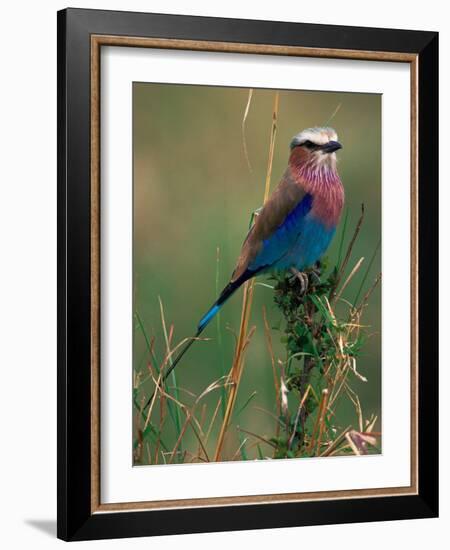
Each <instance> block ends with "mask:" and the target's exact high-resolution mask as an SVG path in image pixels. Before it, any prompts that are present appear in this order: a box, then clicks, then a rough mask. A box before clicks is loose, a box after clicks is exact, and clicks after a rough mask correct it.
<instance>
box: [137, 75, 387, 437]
mask: <svg viewBox="0 0 450 550" xmlns="http://www.w3.org/2000/svg"><path fill="white" fill-rule="evenodd" d="M247 98H248V89H243V88H220V87H208V86H186V85H172V84H171V85H164V84H147V83H134V88H133V123H134V127H133V133H134V135H133V139H134V144H133V146H134V266H133V267H134V308H135V311H137V312H138V314H139V316H140V317H141V319H142V320H143V323H144V326H145V329H146V331H147V334H148V336H149V338H152V337H154V341H155V351H156V355H157V356H158V358H160V359H161V358H162V357H163V355H164V352H165V343H164V335H163V332H162V327H161V316H160V309H159V302H158V296H160V297H161V300H162V302H163V305H164V310H165V316H166V322H167V325H168V327H169V326H170V325H171V324H173V325H174V336H173V342H174V344H176V343H178V342H179V341H180V340H182V339H183V338H185V337H189V336H193V335H194V334H195V331H196V326H197V323H198V320H199V319H200V317H201V316H202V315H203V313H205V311H206V310H207V309H208V308H209V306H210V305H211V304H212V303H213V302H214V300H215V299H216V296H217V288H216V287H217V283H216V268H217V254H218V253H217V251H218V250H219V277H218V278H219V284H218V287H219V290H221V289H222V288H223V287H224V286H225V285H226V283H227V282H228V280H229V277H230V275H231V273H232V270H233V268H234V265H235V261H236V259H237V256H238V254H239V251H240V248H241V245H242V242H243V239H244V238H245V235H246V233H247V230H248V224H249V219H250V214H251V212H252V211H254V210H255V209H256V208H258V207H259V206H261V204H262V200H263V194H264V183H265V177H266V170H267V160H268V150H269V140H270V129H271V123H272V108H273V99H274V91H273V90H262V89H256V90H254V93H253V98H252V102H251V106H250V110H249V113H248V117H247V120H246V132H245V134H246V143H247V149H248V156H249V160H250V163H251V166H252V171H250V170H249V166H248V164H247V161H246V158H245V155H244V148H243V139H242V120H243V115H244V111H245V106H246V103H247ZM339 105H340V108H339V110H338V112H337V113H336V115H335V116H334V117H333V119H332V121H330V122H329V119H330V117H331V116H332V114H333V113H334V112H335V110H336V108H337V107H338V106H339ZM322 125H330V126H332V127H334V128H335V129H336V131H337V133H338V136H339V140H340V142H341V143H342V144H343V146H344V148H343V150H342V151H339V153H338V159H339V164H338V168H339V172H340V175H341V179H342V181H343V183H344V187H345V192H346V208H347V209H348V226H347V234H346V241H345V243H346V244H347V243H348V241H349V239H350V237H351V236H352V234H353V231H354V227H355V225H356V222H357V220H358V218H359V215H360V211H361V204H362V203H364V204H365V209H366V213H365V220H364V225H363V227H362V230H361V233H360V236H359V238H358V240H357V242H356V245H355V247H354V250H353V254H352V259H351V262H350V264H349V266H350V268H351V267H353V265H354V264H355V263H356V261H357V260H358V259H359V258H360V257H361V256H364V257H365V266H363V269H362V272H364V269H365V267H367V264H368V263H369V260H370V258H371V257H372V255H373V253H374V251H375V250H376V248H377V245H378V243H379V241H380V238H381V96H380V95H375V94H352V93H334V92H308V91H288V90H286V91H280V98H279V112H278V124H277V135H276V143H275V152H274V158H273V170H272V181H271V189H273V188H274V187H275V186H276V184H277V183H278V180H279V178H280V177H281V175H282V174H283V172H284V170H285V168H286V164H287V160H288V155H289V143H290V140H291V138H292V137H293V136H294V134H296V133H298V132H299V131H300V130H302V129H304V128H308V127H311V126H322ZM343 219H344V216H343V218H342V220H341V224H340V226H339V228H338V231H337V235H336V237H335V239H334V241H333V243H332V245H331V247H330V248H329V250H328V253H327V256H328V258H329V263H330V264H333V262H335V261H336V258H337V252H338V244H339V237H340V233H341V231H342V227H343ZM380 271H381V252H380V251H379V252H378V254H377V255H376V257H375V261H374V262H373V264H372V267H371V271H370V274H369V277H368V279H367V283H366V286H368V285H370V284H371V282H372V281H373V279H374V278H375V276H376V275H377V274H378V273H379V272H380ZM361 278H362V277H361V276H359V277H356V278H355V281H354V282H352V283H351V284H350V285H349V286H348V288H347V289H346V291H345V293H344V297H345V298H347V299H349V300H350V301H352V300H353V299H354V297H355V295H356V293H357V291H358V288H359V285H360V282H361ZM261 281H264V279H261ZM241 303H242V291H241V290H240V291H238V293H236V294H235V295H234V296H233V297H232V298H231V300H230V301H229V302H228V303H227V304H226V306H225V307H224V308H223V309H222V313H221V318H220V323H221V327H222V331H221V332H222V345H221V346H220V345H219V343H218V338H217V323H216V322H215V321H213V322H212V323H211V324H210V325H209V327H208V328H207V330H206V331H205V333H204V334H203V335H202V336H205V337H209V338H211V339H212V340H211V341H208V342H198V343H196V344H195V345H194V346H193V347H192V348H191V349H190V350H189V352H188V353H187V355H186V356H185V358H183V361H182V362H181V363H180V365H179V367H178V368H177V369H176V374H177V379H178V384H179V385H180V386H181V387H183V388H186V389H187V390H189V391H191V392H193V393H195V394H198V393H200V392H201V391H202V390H203V389H204V388H205V387H206V386H207V385H208V384H210V383H211V382H213V381H214V380H216V379H217V378H219V377H220V376H221V374H222V369H225V371H226V372H228V370H229V368H230V366H231V361H232V357H233V351H234V344H235V339H234V335H233V331H235V332H237V331H238V330H239V319H240V311H241ZM264 304H265V305H266V307H267V312H268V316H269V320H270V322H271V324H273V325H275V324H279V322H280V313H279V312H278V310H277V309H276V308H275V307H274V306H273V302H272V291H271V290H270V289H268V288H265V287H263V286H256V287H255V294H254V303H253V308H252V318H251V323H250V324H251V325H256V333H255V335H254V337H253V340H252V342H251V345H250V348H249V350H248V353H247V359H246V365H245V369H244V373H243V377H242V382H241V386H240V389H239V394H238V401H237V405H236V409H235V411H236V413H237V411H239V409H240V407H241V406H242V405H243V404H244V403H245V402H246V401H247V399H248V398H249V396H250V395H251V394H252V393H253V392H255V391H256V392H257V395H256V396H255V397H254V399H253V400H252V402H251V404H250V405H249V406H248V407H247V408H245V410H244V411H243V412H242V413H241V414H240V415H238V418H234V424H239V425H240V426H242V427H244V428H245V429H247V430H250V431H252V432H256V433H258V434H266V435H267V436H268V437H270V436H271V435H272V433H273V429H274V420H273V419H272V418H271V417H270V416H269V415H268V414H265V413H264V412H262V411H261V410H260V408H263V409H267V410H268V411H273V410H274V407H275V396H274V387H273V374H272V367H271V363H270V358H269V354H268V352H267V347H266V342H265V337H264V327H263V322H262V306H263V305H264ZM363 322H364V323H365V324H367V325H369V327H368V328H367V332H368V334H370V338H369V339H368V341H367V344H366V346H365V348H364V350H363V353H362V356H361V358H360V359H359V362H358V370H359V372H361V374H363V375H364V376H365V377H367V379H368V382H367V383H363V382H360V381H358V380H356V379H355V380H354V381H353V387H354V388H355V389H356V390H357V392H358V394H359V397H360V400H361V404H362V409H363V414H364V417H365V418H368V417H369V416H370V415H371V414H372V413H375V414H377V415H378V418H379V421H378V427H379V426H380V419H381V410H380V409H381V289H380V287H378V288H377V289H376V290H375V292H374V293H373V294H372V296H371V299H370V305H369V307H368V309H367V311H366V314H365V316H364V317H363ZM227 327H229V328H230V330H227ZM273 339H274V346H275V354H276V357H279V358H281V359H284V358H285V351H284V347H283V345H282V344H281V343H280V342H279V339H280V333H279V332H274V333H273ZM133 353H134V359H133V361H134V369H135V373H136V372H141V373H142V375H143V376H145V375H146V373H147V366H146V361H147V352H146V344H145V340H144V338H143V335H142V332H141V331H140V330H139V329H138V328H135V333H134V348H133ZM141 389H143V390H144V392H145V391H147V395H150V393H151V391H152V384H151V383H148V384H144V386H143V388H141ZM140 396H141V397H142V394H140ZM186 396H187V394H186ZM180 397H184V396H183V395H180ZM186 398H187V397H186ZM216 399H217V395H216V396H214V399H213V401H212V402H215V400H216ZM212 402H211V403H212ZM340 403H341V404H340V405H339V407H340V408H339V410H338V411H337V416H338V420H339V421H338V425H341V426H343V427H345V426H347V425H348V424H351V423H353V424H354V425H355V427H357V417H356V414H355V411H354V409H353V407H352V406H351V405H350V404H349V403H348V401H346V400H341V402H340ZM210 413H211V414H212V411H210ZM208 414H209V413H208ZM235 416H236V414H235ZM165 430H167V433H165V437H166V439H169V440H170V438H171V437H173V433H171V430H172V425H171V423H170V422H166V428H165ZM186 437H187V438H189V437H190V436H189V435H188V434H187V436H186Z"/></svg>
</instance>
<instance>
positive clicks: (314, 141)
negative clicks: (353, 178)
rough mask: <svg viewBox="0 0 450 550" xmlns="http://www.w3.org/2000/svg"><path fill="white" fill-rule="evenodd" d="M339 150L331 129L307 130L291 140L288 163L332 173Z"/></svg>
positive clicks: (340, 147)
mask: <svg viewBox="0 0 450 550" xmlns="http://www.w3.org/2000/svg"><path fill="white" fill-rule="evenodd" d="M339 149H342V145H341V144H340V143H339V141H338V137H337V134H336V132H335V130H333V128H307V129H306V130H302V131H301V132H300V133H299V134H297V135H296V136H294V137H293V138H292V141H291V157H290V162H292V163H293V164H295V165H297V166H298V167H300V166H305V167H308V169H310V170H312V171H314V170H324V169H327V168H328V170H330V171H332V172H334V171H335V170H336V151H338V150H339Z"/></svg>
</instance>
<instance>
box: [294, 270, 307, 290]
mask: <svg viewBox="0 0 450 550" xmlns="http://www.w3.org/2000/svg"><path fill="white" fill-rule="evenodd" d="M291 271H292V273H293V274H294V277H293V279H298V280H299V281H300V293H301V294H302V295H303V294H306V291H307V290H308V286H309V279H308V274H307V273H304V272H302V271H299V270H298V269H296V268H295V267H292V268H291Z"/></svg>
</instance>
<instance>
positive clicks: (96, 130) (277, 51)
mask: <svg viewBox="0 0 450 550" xmlns="http://www.w3.org/2000/svg"><path fill="white" fill-rule="evenodd" d="M102 46H119V47H120V46H121V47H138V48H164V49H172V50H191V51H207V52H228V53H241V54H244V53H247V54H261V55H280V56H297V57H319V58H330V59H355V60H371V61H391V62H399V63H408V64H409V65H410V79H411V80H410V81H411V95H410V99H411V117H410V127H411V218H410V222H411V271H410V273H411V461H410V465H411V484H410V486H408V487H386V488H378V489H354V490H342V491H320V492H313V493H283V494H269V495H253V496H234V497H212V498H192V499H181V500H154V501H143V502H119V503H112V504H104V503H102V502H101V499H100V495H101V492H100V480H101V475H100V460H101V457H100V269H101V266H100V193H101V189H100V85H101V82H100V50H101V47H102ZM418 70H419V66H418V56H417V55H416V54H410V53H401V52H383V51H376V52H374V51H363V50H340V49H332V48H305V47H300V46H278V45H269V44H267V45H266V44H247V43H234V42H211V41H199V40H179V39H166V38H141V37H132V36H114V35H91V71H90V72H91V90H90V93H91V132H90V134H91V170H90V176H91V513H92V514H94V513H105V512H121V511H132V510H162V509H174V508H201V507H211V506H216V507H217V506H229V505H235V506H236V505H249V504H268V503H271V504H274V503H283V502H306V501H312V500H339V499H346V498H352V499H358V498H368V497H373V498H375V497H386V496H402V495H415V494H418V418H417V416H418V391H419V389H418V368H419V365H418V246H419V244H418V139H419V138H418V112H417V109H418Z"/></svg>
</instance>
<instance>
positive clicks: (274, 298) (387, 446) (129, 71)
mask: <svg viewBox="0 0 450 550" xmlns="http://www.w3.org/2000/svg"><path fill="white" fill-rule="evenodd" d="M387 23H388V22H387ZM437 94H438V36H437V33H434V32H422V31H409V30H391V29H374V28H356V27H340V26H326V25H311V24H300V23H279V22H271V21H250V20H237V19H236V20H231V19H216V18H206V17H190V16H171V15H160V14H147V13H128V12H110V11H97V10H80V9H67V10H63V11H61V12H59V13H58V211H59V218H58V269H59V275H58V281H59V287H58V302H59V306H58V307H59V311H58V316H59V320H58V331H59V334H58V342H59V348H58V536H59V537H60V538H62V539H64V540H84V539H99V538H113V537H130V536H148V535H161V534H170V533H173V534H175V533H193V532H205V531H226V530H239V529H257V528H273V527H287V526H301V525H318V524H326V523H344V522H365V521H379V520H393V519H408V518H425V517H435V516H437V514H438V452H437V451H438V435H437V434H438V419H437V411H438V392H437V384H438V361H437V354H438V351H437V350H438V346H437V338H438V329H437V323H438V289H437V261H438V252H437V243H438V238H437V226H438V225H437V216H438V208H437V204H438V181H437V165H438V163H437V155H438V111H437V110H438V107H437V105H438V102H437Z"/></svg>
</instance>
